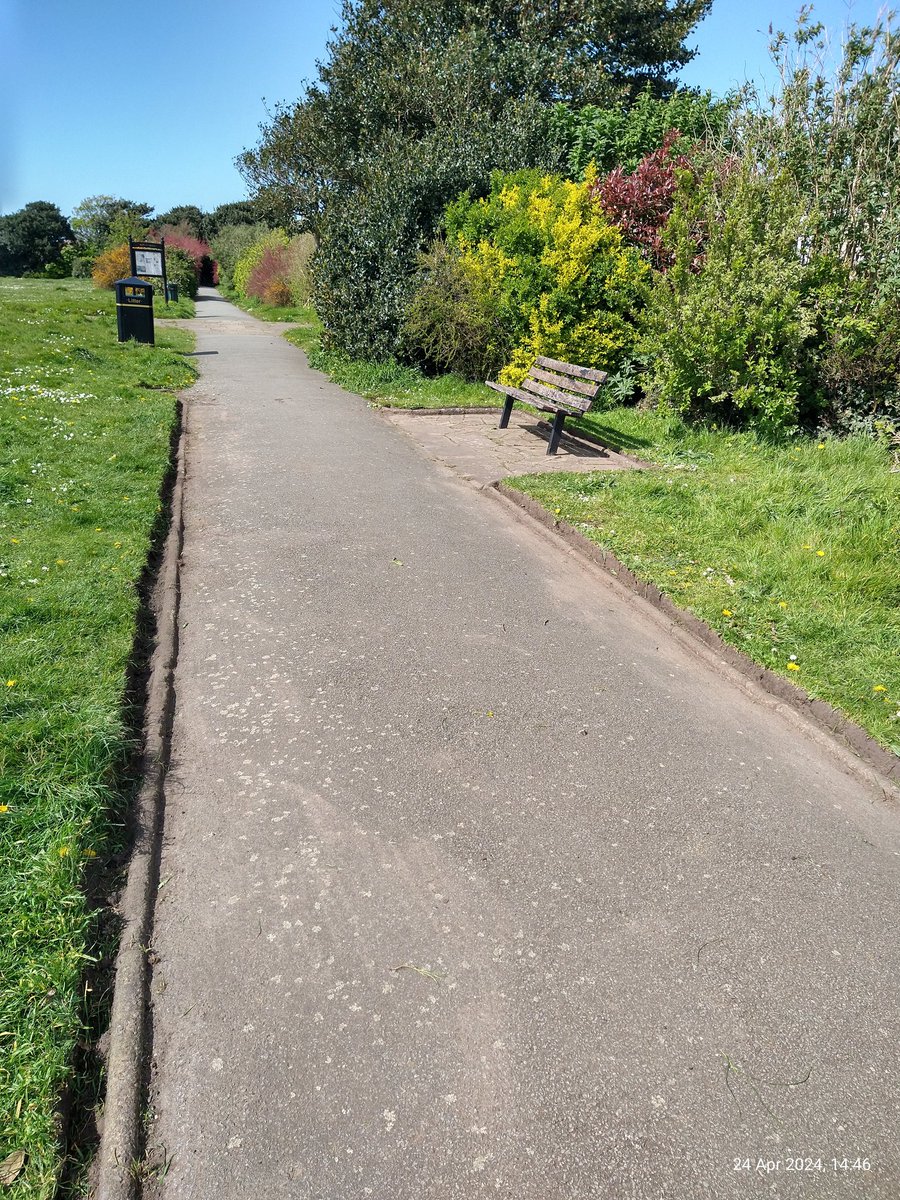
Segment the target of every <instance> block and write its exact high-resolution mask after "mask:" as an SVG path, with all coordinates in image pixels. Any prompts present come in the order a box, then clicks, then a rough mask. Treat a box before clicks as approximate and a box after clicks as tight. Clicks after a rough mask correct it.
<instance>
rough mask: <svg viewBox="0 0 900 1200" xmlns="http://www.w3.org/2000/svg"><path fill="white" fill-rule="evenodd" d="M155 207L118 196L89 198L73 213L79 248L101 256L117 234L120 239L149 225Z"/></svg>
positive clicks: (77, 206) (73, 223) (73, 224)
mask: <svg viewBox="0 0 900 1200" xmlns="http://www.w3.org/2000/svg"><path fill="white" fill-rule="evenodd" d="M152 215H153V205H152V204H142V203H141V202H140V201H137V200H123V199H122V198H121V197H119V198H117V197H115V196H102V195H101V196H87V197H86V198H85V199H84V200H82V201H81V203H80V204H78V205H76V207H75V210H74V212H73V213H72V218H71V220H72V228H73V230H74V231H75V238H76V240H77V241H78V243H79V245H80V246H82V247H83V248H84V250H86V251H87V252H89V253H95V254H96V253H99V252H100V251H101V250H103V249H104V248H105V247H106V245H107V244H108V242H109V240H110V237H111V236H112V235H113V233H115V235H116V236H117V237H120V236H122V235H123V234H124V236H125V237H127V236H128V233H129V232H132V231H134V230H138V231H139V230H141V229H142V228H145V227H146V226H147V225H149V223H150V220H151V218H152Z"/></svg>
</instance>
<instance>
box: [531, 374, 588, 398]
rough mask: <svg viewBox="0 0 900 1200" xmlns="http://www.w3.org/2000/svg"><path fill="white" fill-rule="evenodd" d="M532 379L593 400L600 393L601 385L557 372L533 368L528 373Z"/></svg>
mask: <svg viewBox="0 0 900 1200" xmlns="http://www.w3.org/2000/svg"><path fill="white" fill-rule="evenodd" d="M528 374H529V375H530V376H531V378H532V379H540V381H541V382H542V383H549V384H551V385H552V386H553V387H558V388H562V389H563V390H564V391H567V392H580V393H581V395H582V396H590V398H591V399H592V400H593V399H594V397H595V396H596V395H597V393H598V392H599V391H600V384H599V383H589V382H588V380H586V379H575V378H574V376H572V375H569V376H566V375H560V374H559V373H558V372H557V371H543V370H541V368H540V367H532V368H531V370H530V371H529V372H528Z"/></svg>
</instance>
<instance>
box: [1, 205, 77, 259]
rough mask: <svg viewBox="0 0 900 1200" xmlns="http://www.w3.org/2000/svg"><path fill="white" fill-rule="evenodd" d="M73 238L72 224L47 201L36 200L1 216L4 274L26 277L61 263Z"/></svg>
mask: <svg viewBox="0 0 900 1200" xmlns="http://www.w3.org/2000/svg"><path fill="white" fill-rule="evenodd" d="M72 237H73V234H72V230H71V228H70V226H69V222H68V221H67V220H66V218H65V217H64V216H63V215H62V213H61V212H60V211H59V209H58V208H57V206H56V205H55V204H50V203H49V201H47V200H34V201H32V202H31V203H30V204H26V205H25V207H24V208H22V209H20V210H19V211H18V212H14V213H10V214H9V215H8V216H6V217H0V275H22V274H24V273H25V272H26V271H40V270H42V269H43V268H44V267H46V266H51V265H53V264H54V263H58V262H59V261H60V257H61V253H62V248H63V246H64V245H65V244H66V242H70V241H71V240H72Z"/></svg>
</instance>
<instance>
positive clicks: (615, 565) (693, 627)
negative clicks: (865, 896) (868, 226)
mask: <svg viewBox="0 0 900 1200" xmlns="http://www.w3.org/2000/svg"><path fill="white" fill-rule="evenodd" d="M482 490H483V491H484V492H485V493H487V494H488V495H492V496H494V497H495V498H497V499H500V500H505V501H509V502H511V503H512V504H513V505H515V506H516V507H517V508H518V509H520V510H521V511H522V512H524V513H526V514H527V515H528V516H529V517H531V518H532V519H533V520H535V521H537V522H538V523H539V524H540V525H542V526H543V527H544V528H545V529H547V530H549V531H550V532H551V533H552V534H553V535H555V536H556V537H558V538H560V539H561V540H562V541H563V542H565V543H566V545H567V546H569V547H570V548H571V549H572V550H574V551H575V552H576V553H578V554H580V555H582V556H584V557H586V558H588V559H589V560H590V561H591V562H592V563H594V564H595V565H596V566H598V567H599V568H600V569H601V570H602V571H603V572H604V573H605V574H607V575H611V576H613V577H614V578H615V579H616V581H617V582H618V583H620V584H621V585H622V586H623V587H624V588H626V589H627V590H628V591H630V592H634V593H636V594H637V595H638V596H640V597H641V598H642V599H644V600H646V601H648V602H649V603H650V604H651V605H652V606H653V607H654V608H655V609H657V610H658V611H659V612H661V613H663V614H664V615H665V616H666V617H668V618H669V619H670V620H671V621H672V622H673V623H674V624H675V625H677V626H678V627H679V628H680V629H681V630H683V631H684V632H686V633H687V634H688V635H689V636H690V637H691V638H693V639H695V640H696V641H699V642H701V643H702V644H703V645H704V646H705V647H706V648H707V649H709V650H711V651H713V652H714V653H715V655H716V657H717V658H718V659H720V660H723V661H724V662H725V663H727V665H728V666H729V667H731V668H732V669H734V670H735V671H737V672H738V673H739V674H740V675H742V676H744V677H745V678H746V679H748V680H749V681H750V682H751V683H752V684H755V685H756V686H757V687H758V688H760V689H762V690H763V691H764V692H766V693H767V694H768V695H769V696H771V697H773V698H774V699H775V700H777V701H779V702H780V703H782V704H784V705H786V706H787V707H788V708H790V709H792V710H793V711H794V712H795V713H797V714H798V715H799V716H800V717H801V718H803V719H804V720H805V721H806V722H808V723H809V724H811V725H812V726H813V727H814V728H815V729H816V730H817V731H818V733H819V734H820V735H824V737H825V740H827V742H828V743H829V745H830V747H831V748H832V749H833V750H834V751H835V752H837V754H838V756H839V757H840V759H841V760H842V762H843V763H844V766H845V767H849V768H850V769H851V770H853V771H854V773H855V774H857V775H858V774H863V775H864V777H865V778H866V780H867V782H869V783H874V784H876V786H878V787H879V788H880V790H881V791H882V793H883V794H884V797H885V799H888V798H890V799H892V800H894V801H897V800H900V757H898V756H897V755H896V754H892V753H891V751H890V750H887V749H885V747H884V746H882V745H881V744H880V743H879V742H878V741H876V740H875V738H873V737H872V736H871V735H870V734H868V733H866V731H865V730H864V729H863V728H862V727H861V726H860V725H857V724H856V722H855V721H852V720H851V719H850V718H849V717H847V716H845V715H844V714H843V713H842V712H839V711H838V710H837V709H836V708H834V707H832V705H830V704H828V703H827V702H826V701H824V700H816V699H814V698H813V697H812V696H809V695H808V694H807V693H806V692H805V691H804V690H803V689H802V688H800V687H797V685H796V684H793V683H791V682H790V680H788V679H784V678H782V676H780V675H777V674H776V673H775V672H774V671H770V670H769V669H768V667H764V666H762V665H761V664H760V663H757V662H754V661H753V659H752V658H750V657H749V656H748V655H746V654H744V653H743V651H741V650H739V649H737V647H735V646H731V645H729V643H728V642H726V641H724V640H723V639H722V638H721V637H720V636H719V634H718V633H716V631H715V630H714V629H713V628H712V627H711V626H709V625H707V624H706V622H705V621H703V620H701V619H700V617H698V616H695V615H694V613H692V612H689V611H688V610H687V609H684V608H681V607H680V606H679V605H677V604H676V603H675V602H674V601H673V600H670V599H669V597H668V596H666V595H665V593H664V592H661V591H660V589H659V588H658V587H656V585H655V584H652V583H649V582H647V581H646V580H643V579H640V578H638V576H637V575H635V574H634V572H633V571H631V570H630V569H629V568H628V567H627V566H626V565H625V564H624V563H623V562H622V561H621V560H620V559H618V558H617V557H616V556H615V555H614V554H612V553H611V552H610V551H609V550H604V549H603V548H602V547H601V546H598V545H597V544H596V542H592V541H591V540H590V538H588V537H586V536H585V535H584V534H583V533H582V532H581V531H580V530H579V529H576V528H575V527H574V526H572V525H570V524H569V523H568V522H567V521H561V520H559V518H557V517H555V516H554V515H553V514H552V513H551V512H550V511H549V510H548V509H546V508H544V506H543V505H542V504H541V503H540V502H539V501H537V500H535V499H534V498H533V497H531V496H527V495H525V493H524V492H520V491H518V490H517V489H516V488H514V487H512V486H511V485H510V484H508V483H507V482H506V481H505V480H502V479H501V480H499V481H497V482H496V483H491V484H486V485H485V487H484V488H483V489H482ZM860 760H861V761H860Z"/></svg>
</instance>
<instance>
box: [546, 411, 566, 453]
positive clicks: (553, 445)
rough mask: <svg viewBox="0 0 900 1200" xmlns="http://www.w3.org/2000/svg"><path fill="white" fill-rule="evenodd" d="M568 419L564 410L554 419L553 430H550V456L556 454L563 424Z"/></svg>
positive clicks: (548, 449) (548, 451)
mask: <svg viewBox="0 0 900 1200" xmlns="http://www.w3.org/2000/svg"><path fill="white" fill-rule="evenodd" d="M565 419H566V414H565V413H564V412H563V410H562V409H559V411H558V412H557V414H556V416H555V417H554V418H553V428H552V429H551V430H550V444H549V445H548V446H547V453H548V454H555V453H556V450H557V447H558V446H559V439H560V435H561V434H562V431H563V424H564V422H565Z"/></svg>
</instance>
